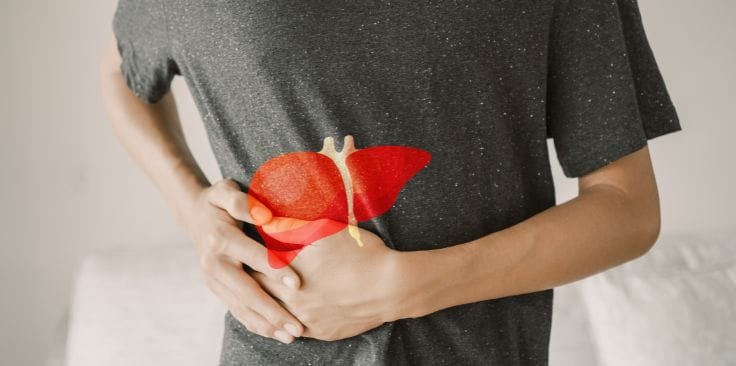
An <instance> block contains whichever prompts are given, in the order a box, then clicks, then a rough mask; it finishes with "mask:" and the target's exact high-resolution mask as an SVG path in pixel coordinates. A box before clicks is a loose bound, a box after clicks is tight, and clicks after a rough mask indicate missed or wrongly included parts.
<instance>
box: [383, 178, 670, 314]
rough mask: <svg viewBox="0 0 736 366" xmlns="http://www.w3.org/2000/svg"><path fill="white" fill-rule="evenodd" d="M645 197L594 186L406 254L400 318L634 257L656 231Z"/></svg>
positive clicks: (529, 288) (560, 280)
mask: <svg viewBox="0 0 736 366" xmlns="http://www.w3.org/2000/svg"><path fill="white" fill-rule="evenodd" d="M640 201H641V200H637V199H635V198H633V197H630V196H627V195H626V194H624V193H623V192H621V191H620V190H617V189H614V188H611V187H607V186H604V185H602V186H596V187H592V188H591V189H589V190H587V191H585V192H581V194H580V195H579V196H577V197H576V198H574V199H572V200H570V201H567V202H565V203H563V204H561V205H557V206H554V207H551V208H549V209H547V210H545V211H542V212H540V213H538V214H536V215H534V216H532V217H530V218H529V219H527V220H525V221H522V222H520V223H518V224H516V225H514V226H511V227H509V228H507V229H504V230H501V231H498V232H495V233H492V234H490V235H487V236H484V237H481V238H479V239H477V240H473V241H470V242H468V243H464V244H460V245H455V246H451V247H446V248H442V249H436V250H429V251H415V252H402V253H401V254H400V256H403V259H401V260H402V263H403V264H404V266H405V267H406V271H408V272H410V273H409V274H408V275H407V278H409V279H410V280H409V281H410V282H409V283H408V284H407V285H406V288H407V289H411V291H413V292H414V294H411V296H407V297H404V298H405V299H406V300H404V303H403V304H402V305H401V306H400V309H398V310H397V312H398V313H397V315H396V316H395V317H396V318H402V317H417V316H422V315H426V314H429V313H432V312H435V311H438V310H441V309H444V308H447V307H451V306H455V305H460V304H466V303H472V302H478V301H482V300H489V299H496V298H501V297H506V296H511V295H519V294H524V293H530V292H534V291H540V290H545V289H549V288H552V287H555V286H559V285H562V284H566V283H569V282H572V281H575V280H578V279H581V278H583V277H586V276H589V275H592V274H595V273H597V272H600V271H603V270H605V269H608V268H610V267H613V266H616V265H618V264H621V263H623V262H626V261H628V260H631V259H634V258H636V257H638V256H640V255H642V254H643V253H645V252H646V251H647V250H648V249H649V248H650V247H651V245H652V244H653V243H654V241H655V240H656V237H657V236H658V234H659V221H658V220H659V218H658V216H657V217H656V219H653V215H652V214H651V212H652V210H651V209H646V207H643V206H642V203H640ZM657 210H658V207H657Z"/></svg>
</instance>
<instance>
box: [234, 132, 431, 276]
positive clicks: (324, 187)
mask: <svg viewBox="0 0 736 366" xmlns="http://www.w3.org/2000/svg"><path fill="white" fill-rule="evenodd" d="M430 160H431V154H430V153H429V152H428V151H426V150H423V149H418V148H414V147H409V146H399V145H382V146H373V147H368V148H364V149H356V148H355V145H354V142H353V137H352V136H351V135H347V136H345V139H344V143H343V148H342V150H341V151H339V152H338V151H336V150H335V143H334V140H333V139H332V137H326V138H325V139H324V142H323V147H322V150H321V151H319V152H305V151H301V152H292V153H286V154H283V155H279V156H277V157H275V158H272V159H270V160H268V161H267V162H265V163H264V164H263V165H261V166H260V167H259V168H258V170H257V171H256V172H255V174H254V175H253V178H252V180H251V183H250V185H249V186H248V195H249V197H251V199H253V198H255V199H257V200H259V201H260V202H261V203H263V204H264V205H266V206H267V207H268V208H270V209H271V212H272V214H273V217H289V218H294V219H299V220H304V221H298V220H294V221H298V222H300V223H301V222H303V224H301V226H299V227H293V225H292V226H289V228H287V229H270V230H265V229H264V227H263V226H260V225H258V226H256V228H257V230H258V233H259V234H260V235H261V237H262V238H263V239H264V241H265V242H266V248H267V249H268V263H269V265H270V266H271V267H272V268H281V267H284V266H286V265H288V264H289V263H290V262H291V261H292V260H293V259H294V258H295V257H296V256H297V255H298V254H299V252H300V251H301V250H302V249H304V248H305V247H306V246H308V245H310V244H311V243H313V242H315V241H317V240H319V239H321V238H324V237H327V236H330V235H332V234H334V233H337V232H339V231H340V230H342V229H344V228H345V227H346V226H347V228H348V232H349V234H350V236H351V237H352V238H354V239H355V241H356V243H357V245H359V246H362V245H363V243H362V242H361V239H360V232H359V231H358V223H359V222H361V221H367V220H370V219H372V218H374V217H377V216H380V215H382V214H384V213H385V212H386V211H388V210H389V209H390V208H391V207H392V206H393V204H394V202H395V201H396V198H397V197H398V195H399V192H400V191H401V189H402V188H403V187H404V185H406V183H407V182H408V181H409V180H410V179H411V178H412V177H414V176H415V175H416V174H417V173H418V172H419V171H420V170H422V169H423V168H424V167H425V166H426V165H427V164H429V161H430ZM249 205H250V206H249V207H252V203H251V202H249Z"/></svg>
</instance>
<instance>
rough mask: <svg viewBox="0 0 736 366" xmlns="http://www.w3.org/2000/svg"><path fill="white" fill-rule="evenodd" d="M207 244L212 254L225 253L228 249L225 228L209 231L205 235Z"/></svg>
mask: <svg viewBox="0 0 736 366" xmlns="http://www.w3.org/2000/svg"><path fill="white" fill-rule="evenodd" d="M205 245H206V246H207V249H208V251H209V252H210V253H212V254H223V253H225V252H226V251H227V245H228V242H227V239H226V236H225V230H224V229H222V228H219V227H218V228H216V229H214V230H213V231H210V232H209V233H207V236H206V237H205Z"/></svg>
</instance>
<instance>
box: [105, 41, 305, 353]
mask: <svg viewBox="0 0 736 366" xmlns="http://www.w3.org/2000/svg"><path fill="white" fill-rule="evenodd" d="M120 63H121V58H120V54H119V52H118V49H117V45H116V41H115V39H114V38H113V40H112V43H111V46H110V47H109V49H108V51H107V52H106V54H105V55H104V56H103V58H102V60H101V62H100V70H99V71H100V79H101V92H102V97H103V102H104V107H105V110H106V113H107V116H108V119H109V121H110V123H111V124H112V127H113V129H114V131H115V134H116V135H117V137H118V140H119V141H120V142H121V143H122V145H123V146H124V147H125V148H126V150H127V151H128V153H129V154H130V155H131V157H132V158H133V159H134V160H135V162H136V163H137V164H138V165H139V166H140V167H141V168H142V169H143V170H144V171H145V173H146V174H147V175H148V177H149V178H150V179H151V180H152V181H153V182H154V184H155V185H156V187H157V188H158V190H159V191H160V192H161V194H162V195H163V197H164V198H165V200H166V202H167V204H168V205H169V206H170V207H171V209H172V210H173V212H174V214H175V216H176V219H177V221H178V222H179V224H180V225H182V226H183V227H184V228H185V230H186V231H187V233H188V234H189V236H190V238H191V239H192V240H193V242H194V244H195V246H196V249H197V251H198V255H199V258H200V264H201V267H202V271H203V273H204V277H205V281H206V283H207V285H208V286H209V288H210V289H211V290H212V291H213V292H214V293H215V294H216V295H217V296H218V297H219V298H220V299H221V300H222V301H223V302H224V303H225V304H226V305H227V306H228V308H229V309H230V311H231V313H232V314H233V316H234V317H236V318H237V319H238V320H239V321H240V322H241V323H243V324H244V325H245V326H246V327H247V329H249V330H250V331H252V332H255V333H258V334H260V335H262V336H264V337H276V338H279V339H280V340H281V341H283V342H286V343H290V342H291V341H293V337H294V336H299V335H301V333H302V332H303V326H302V324H301V323H300V322H299V321H298V320H297V319H296V318H295V317H294V316H293V315H291V314H290V313H289V312H288V311H286V310H285V309H284V308H283V307H282V306H280V305H279V304H278V303H277V302H276V301H275V300H274V299H273V298H272V297H270V296H269V295H268V294H267V293H266V292H265V291H263V289H262V288H261V287H260V286H259V285H258V283H257V282H255V281H254V280H253V279H252V278H251V277H250V276H249V275H248V274H247V273H246V272H245V271H244V270H243V268H242V264H241V263H245V264H247V265H249V266H251V267H253V268H255V269H257V270H259V271H260V272H262V273H265V274H266V275H268V276H269V277H270V278H272V279H274V280H276V281H281V280H282V278H286V277H289V278H291V279H293V283H294V287H296V288H298V287H299V285H300V278H299V276H298V275H297V274H296V273H295V272H294V271H293V269H292V268H291V267H288V266H287V267H283V268H280V269H273V268H271V267H270V266H268V265H267V259H266V250H265V248H264V247H263V246H262V245H260V244H259V243H258V242H256V241H254V240H253V239H251V238H249V237H247V236H246V235H245V234H244V233H243V232H242V230H241V225H242V221H245V222H249V223H255V222H258V223H265V222H268V221H269V220H270V219H271V213H270V211H269V210H268V209H267V208H266V207H265V206H263V205H260V204H259V203H258V202H256V201H255V199H252V200H251V201H249V197H248V195H247V194H246V193H245V192H242V191H241V189H240V187H239V185H238V184H237V183H236V182H235V181H233V180H229V179H224V180H221V181H219V182H216V183H215V184H210V183H209V181H208V180H207V178H206V177H205V175H204V174H203V173H202V171H201V169H200V167H199V166H198V165H197V163H196V161H195V159H194V158H193V156H192V154H191V152H190V150H189V148H188V147H187V144H186V142H185V139H184V134H183V132H182V129H181V125H180V123H179V116H178V114H177V110H176V103H175V100H174V96H173V94H172V93H171V91H169V92H167V93H166V94H165V95H164V96H163V98H162V99H161V100H159V101H157V102H156V103H146V102H144V101H143V100H141V99H140V98H138V97H137V96H136V95H135V94H134V92H133V91H132V90H131V89H130V88H129V87H128V86H127V85H126V82H125V79H124V77H123V75H122V72H121V68H120ZM253 203H255V204H253ZM259 207H260V208H261V209H263V211H262V213H263V216H261V215H258V214H255V216H256V218H258V220H257V221H256V220H254V218H253V217H252V216H251V214H250V213H251V212H254V211H251V210H252V209H258V208H259ZM288 323H291V324H293V325H294V327H293V328H292V329H288V328H289V327H285V325H286V324H288ZM279 329H284V330H285V331H287V332H288V333H291V335H289V334H287V333H284V331H283V330H282V331H281V332H276V331H278V330H279ZM275 332H276V333H275Z"/></svg>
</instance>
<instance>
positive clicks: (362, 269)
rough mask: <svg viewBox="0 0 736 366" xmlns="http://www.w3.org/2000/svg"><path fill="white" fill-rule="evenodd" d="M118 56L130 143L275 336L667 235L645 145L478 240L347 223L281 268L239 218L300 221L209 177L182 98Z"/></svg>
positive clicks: (511, 289) (532, 280)
mask: <svg viewBox="0 0 736 366" xmlns="http://www.w3.org/2000/svg"><path fill="white" fill-rule="evenodd" d="M119 66H120V59H119V55H118V54H117V49H116V48H115V47H114V41H113V46H111V48H110V50H109V52H108V53H107V55H106V56H105V58H104V60H103V61H102V63H101V76H102V80H103V81H102V83H103V96H104V99H105V107H106V110H107V111H108V115H109V117H110V120H111V122H112V124H113V127H114V128H115V131H116V133H117V135H118V136H119V139H120V141H121V143H123V145H125V147H126V148H127V149H128V151H129V152H130V154H131V156H133V158H134V159H135V160H136V161H137V162H138V163H139V164H140V165H141V166H142V168H143V169H144V171H146V173H147V174H148V175H149V177H151V179H152V180H153V181H154V182H155V183H156V185H157V186H158V188H159V190H160V191H161V192H162V194H163V195H164V197H165V198H166V201H167V202H168V203H169V204H170V206H171V207H172V209H173V211H174V212H175V214H176V217H177V219H178V221H179V222H180V223H181V224H182V225H183V226H184V228H185V229H186V230H187V232H188V233H189V234H190V237H191V238H192V240H193V241H194V243H195V246H196V247H197V250H198V253H200V258H201V259H202V260H201V263H202V270H203V273H204V275H205V278H206V280H207V284H208V285H209V286H210V288H211V289H212V291H213V292H214V293H215V294H216V295H217V296H218V297H219V298H220V299H221V300H222V301H223V302H224V303H225V304H227V306H228V308H230V309H231V311H233V314H234V315H235V316H236V318H237V319H238V320H239V321H241V322H242V323H243V324H244V325H245V326H246V327H247V328H248V329H249V330H250V331H252V332H255V333H258V334H260V335H263V336H265V337H272V338H274V337H275V336H274V331H275V330H277V329H282V330H283V329H284V328H283V327H284V324H285V323H286V322H291V323H293V324H295V325H296V326H297V328H298V332H296V333H297V336H305V337H312V338H316V339H321V340H327V341H329V340H337V339H343V338H347V337H350V336H354V335H357V334H360V333H362V332H365V331H367V330H369V329H372V328H375V327H377V326H379V325H381V324H383V323H385V322H388V321H393V320H397V319H402V318H414V317H420V316H424V315H427V314H431V313H433V312H435V311H438V310H441V309H444V308H447V307H451V306H455V305H460V304H466V303H472V302H477V301H482V300H489V299H496V298H501V297H505V296H512V295H519V294H524V293H529V292H534V291H540V290H544V289H549V288H552V287H556V286H560V285H563V284H566V283H570V282H573V281H576V280H578V279H582V278H584V277H587V276H590V275H592V274H595V273H598V272H601V271H604V270H606V269H609V268H611V267H614V266H616V265H619V264H622V263H624V262H626V261H629V260H632V259H635V258H637V257H639V256H641V255H643V254H644V253H646V252H647V251H648V250H649V249H650V248H651V247H652V246H653V245H654V243H655V241H656V239H657V237H658V236H659V230H660V208H659V195H658V191H657V185H656V181H655V177H654V172H653V168H652V164H651V160H650V156H649V149H648V147H647V146H646V145H645V146H644V147H643V148H641V149H639V150H638V151H635V152H633V153H631V154H629V155H627V156H624V157H622V158H621V159H618V160H616V161H614V162H612V163H610V164H607V165H606V166H603V167H601V168H600V169H598V170H596V171H594V172H591V173H589V174H587V175H585V176H583V177H580V178H579V179H578V186H579V194H578V196H577V197H575V198H573V199H571V200H569V201H567V202H564V203H562V204H559V205H557V206H554V207H551V208H549V209H547V210H545V211H542V212H540V213H538V214H536V215H534V216H532V217H530V218H529V219H527V220H524V221H522V222H520V223H518V224H516V225H513V226H511V227H509V228H506V229H504V230H500V231H497V232H494V233H492V234H489V235H487V236H484V237H481V238H478V239H476V240H473V241H470V242H467V243H459V244H457V245H454V246H450V247H447V248H442V249H434V250H425V251H412V252H401V251H396V250H392V249H390V248H388V247H386V246H385V243H383V241H382V240H381V239H380V238H379V237H377V236H376V235H374V234H372V233H370V232H368V231H366V230H362V229H361V230H362V231H361V233H360V235H361V238H364V242H365V243H366V246H365V247H359V246H357V245H355V242H354V241H353V239H352V237H351V236H350V235H348V234H347V231H348V230H347V229H344V230H343V231H341V232H339V233H337V234H334V235H332V236H329V237H327V238H323V239H320V240H318V241H316V242H315V243H314V244H312V245H310V246H308V247H307V248H305V249H304V250H303V251H302V252H301V253H300V254H299V256H297V258H296V259H295V260H294V261H292V263H291V264H290V266H287V267H284V268H282V269H279V270H274V269H272V268H270V267H269V266H268V264H267V258H266V252H265V249H263V247H262V246H260V244H258V243H257V242H255V241H253V240H252V239H250V238H248V237H246V236H245V235H243V233H242V232H241V231H239V230H238V229H239V227H240V223H241V222H243V221H245V222H251V223H256V224H259V225H262V224H266V225H287V226H288V225H289V224H290V223H289V220H294V219H292V218H280V217H271V215H270V213H267V214H266V215H264V217H263V218H262V219H261V220H258V221H254V219H253V217H252V216H251V215H250V214H249V211H248V208H249V207H248V205H247V194H246V193H244V192H241V191H240V190H239V188H236V187H237V184H235V183H234V182H232V181H229V182H228V181H227V180H225V181H221V182H217V183H215V184H214V185H210V184H209V182H208V181H207V179H206V178H205V177H204V176H203V174H202V172H201V170H200V168H199V167H198V166H197V164H196V162H195V161H194V159H193V158H192V157H191V153H190V152H189V150H188V148H187V147H186V144H185V142H184V139H183V137H182V134H181V129H180V126H179V123H178V117H177V115H176V109H175V108H176V107H175V104H174V100H173V96H172V95H170V93H169V94H167V95H166V96H165V97H164V98H163V100H162V101H160V102H158V103H156V104H153V105H150V104H146V103H144V102H142V101H140V100H139V99H138V98H137V97H136V96H135V95H134V94H133V93H132V92H131V91H130V90H129V89H128V88H127V86H126V85H125V83H124V81H123V79H122V76H121V75H120V71H119ZM265 209H266V210H267V208H265ZM240 263H246V264H248V265H249V266H250V267H252V268H253V271H248V272H245V271H243V270H242V268H241V267H240ZM283 276H289V277H293V278H295V279H296V281H297V288H290V287H288V286H286V285H285V284H283V282H282V281H281V278H282V277H283ZM396 279H401V280H400V281H397V280H396ZM302 284H303V286H302ZM233 309H234V310H233ZM297 319H298V320H297ZM290 337H291V336H290ZM292 340H293V338H289V339H287V341H289V342H290V341H292Z"/></svg>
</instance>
